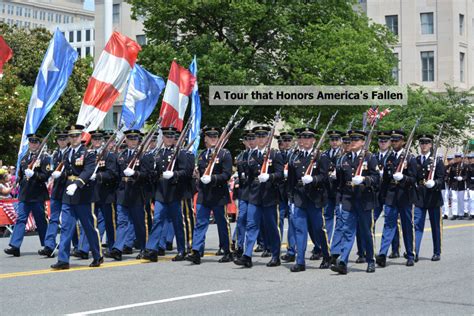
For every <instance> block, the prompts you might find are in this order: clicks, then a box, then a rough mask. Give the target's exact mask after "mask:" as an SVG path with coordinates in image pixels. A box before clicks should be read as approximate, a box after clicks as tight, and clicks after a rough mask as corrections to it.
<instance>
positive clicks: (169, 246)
mask: <svg viewBox="0 0 474 316" xmlns="http://www.w3.org/2000/svg"><path fill="white" fill-rule="evenodd" d="M166 250H168V251H171V250H173V243H172V242H167V243H166Z"/></svg>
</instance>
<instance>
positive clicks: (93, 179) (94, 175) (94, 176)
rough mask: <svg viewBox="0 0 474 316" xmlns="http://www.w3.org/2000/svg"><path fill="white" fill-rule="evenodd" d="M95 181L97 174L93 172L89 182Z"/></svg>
mask: <svg viewBox="0 0 474 316" xmlns="http://www.w3.org/2000/svg"><path fill="white" fill-rule="evenodd" d="M95 179H97V173H95V172H94V173H93V174H92V175H91V177H90V180H91V181H95Z"/></svg>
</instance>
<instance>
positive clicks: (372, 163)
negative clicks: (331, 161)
mask: <svg viewBox="0 0 474 316" xmlns="http://www.w3.org/2000/svg"><path fill="white" fill-rule="evenodd" d="M353 155H354V153H353V152H348V153H346V154H345V155H343V156H342V157H341V159H340V161H339V166H338V168H337V170H336V183H337V187H338V190H339V199H340V202H341V204H342V209H343V210H344V211H355V210H357V209H362V210H364V211H368V210H372V209H373V208H374V207H375V206H376V198H377V197H376V188H377V186H378V185H379V182H380V174H379V172H378V170H377V159H375V156H374V155H372V154H371V153H368V154H367V155H366V156H365V157H360V156H357V157H355V158H353V157H352V156H353ZM353 159H354V160H353ZM361 159H363V163H362V176H363V177H365V179H364V181H363V182H362V183H361V184H360V185H352V178H353V177H354V175H355V172H356V170H357V167H358V166H359V162H360V160H361Z"/></svg>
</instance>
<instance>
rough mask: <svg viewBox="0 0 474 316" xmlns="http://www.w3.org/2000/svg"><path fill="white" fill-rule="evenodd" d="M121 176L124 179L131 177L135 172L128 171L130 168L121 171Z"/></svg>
mask: <svg viewBox="0 0 474 316" xmlns="http://www.w3.org/2000/svg"><path fill="white" fill-rule="evenodd" d="M123 174H124V175H125V176H126V177H131V176H133V175H134V174H135V170H133V169H130V168H127V169H125V170H124V171H123Z"/></svg>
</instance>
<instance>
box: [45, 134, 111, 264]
mask: <svg viewBox="0 0 474 316" xmlns="http://www.w3.org/2000/svg"><path fill="white" fill-rule="evenodd" d="M83 129H84V127H83V126H82V125H71V126H69V127H68V128H67V131H68V136H69V142H70V144H71V146H70V147H69V149H68V150H67V151H66V152H65V155H64V158H63V161H64V170H63V171H62V172H61V175H60V177H63V178H65V179H66V190H65V191H64V194H63V201H62V202H63V203H62V208H61V237H60V240H59V254H58V262H57V263H55V264H53V265H51V268H52V269H55V270H63V269H69V253H70V248H71V239H72V236H73V234H74V231H75V230H76V221H77V220H79V221H80V223H81V226H82V229H84V232H85V234H86V237H87V240H88V241H89V245H90V248H91V251H92V256H93V258H94V260H93V261H92V263H91V264H90V265H89V267H98V266H100V265H101V264H102V263H103V262H104V258H103V257H102V249H101V245H100V237H99V232H98V230H97V226H96V224H97V219H96V217H95V215H94V211H93V209H92V201H93V192H94V186H93V185H92V184H91V183H90V177H91V176H92V174H93V173H94V169H95V165H96V162H95V159H96V155H95V152H94V151H88V150H87V148H86V147H85V146H84V145H82V144H81V134H82V130H83Z"/></svg>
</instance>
